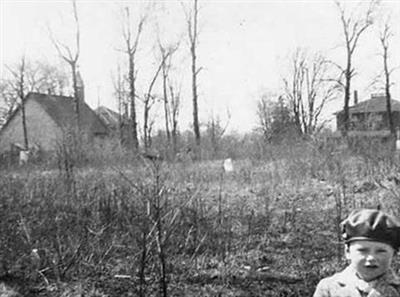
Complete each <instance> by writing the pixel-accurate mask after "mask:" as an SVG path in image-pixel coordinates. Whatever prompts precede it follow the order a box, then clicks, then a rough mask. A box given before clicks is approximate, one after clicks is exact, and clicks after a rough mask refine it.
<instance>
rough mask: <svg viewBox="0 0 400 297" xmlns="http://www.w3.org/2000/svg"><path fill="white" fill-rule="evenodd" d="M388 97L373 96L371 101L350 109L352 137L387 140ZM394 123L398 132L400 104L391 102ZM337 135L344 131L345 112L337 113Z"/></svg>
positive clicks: (349, 133) (368, 100) (399, 127)
mask: <svg viewBox="0 0 400 297" xmlns="http://www.w3.org/2000/svg"><path fill="white" fill-rule="evenodd" d="M386 109H387V107H386V96H385V95H382V94H372V95H371V98H370V99H367V100H364V101H362V102H360V103H356V104H354V105H353V106H350V107H349V121H350V122H349V131H348V135H349V136H350V137H352V136H353V137H364V136H365V137H374V138H387V137H389V136H390V131H389V121H388V113H387V111H386ZM391 110H392V115H393V122H394V125H395V128H396V130H397V131H399V130H400V102H399V101H397V100H394V99H392V100H391ZM336 127H337V131H338V132H337V133H338V134H341V133H340V132H341V131H342V130H343V129H344V110H341V111H339V112H337V113H336Z"/></svg>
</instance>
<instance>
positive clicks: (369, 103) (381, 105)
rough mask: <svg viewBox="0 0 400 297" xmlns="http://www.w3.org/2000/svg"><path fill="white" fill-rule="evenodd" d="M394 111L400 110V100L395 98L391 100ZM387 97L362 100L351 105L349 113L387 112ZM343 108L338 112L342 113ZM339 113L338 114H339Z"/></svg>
mask: <svg viewBox="0 0 400 297" xmlns="http://www.w3.org/2000/svg"><path fill="white" fill-rule="evenodd" d="M390 103H391V109H392V111H400V102H399V101H397V100H394V99H391V100H390ZM385 111H386V97H385V96H373V97H372V98H371V99H368V100H365V101H362V102H360V103H358V104H356V105H353V106H350V107H349V113H369V112H385ZM342 112H343V110H341V111H339V112H338V113H342ZM338 113H337V114H338Z"/></svg>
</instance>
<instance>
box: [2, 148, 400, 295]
mask: <svg viewBox="0 0 400 297" xmlns="http://www.w3.org/2000/svg"><path fill="white" fill-rule="evenodd" d="M275 149H276V150H275V151H274V153H271V154H269V155H268V156H267V157H265V158H263V159H241V160H233V162H234V171H233V172H224V170H223V167H222V164H223V160H213V161H202V162H192V161H184V162H177V163H168V162H150V161H145V160H136V161H131V162H118V163H116V164H119V165H107V164H102V165H101V166H94V165H89V164H88V165H85V166H74V167H73V168H72V167H64V166H59V167H58V168H54V167H53V168H50V169H49V168H43V167H41V166H40V165H32V166H28V167H23V168H15V169H7V170H3V171H2V172H1V174H2V175H1V177H0V187H1V189H2V193H1V208H0V216H1V218H2V220H1V223H0V228H1V230H0V234H1V249H0V257H1V266H0V275H1V279H2V281H3V283H4V284H7V287H8V288H10V290H11V289H14V290H15V291H18V292H20V294H22V295H23V296H306V295H308V296H310V295H312V293H313V290H314V288H315V285H316V283H317V282H318V280H319V279H320V278H321V277H324V276H326V275H328V274H331V273H333V272H334V271H336V270H339V269H340V268H341V267H343V266H344V265H345V262H344V261H343V259H342V250H343V247H342V245H341V242H340V236H339V233H338V231H339V230H338V222H340V220H341V219H342V218H344V216H345V215H347V214H348V212H349V211H351V210H352V209H354V208H358V207H376V206H377V205H380V206H381V207H382V208H383V209H385V210H387V211H389V212H392V213H394V214H399V212H400V203H399V201H400V200H399V198H400V192H399V191H400V187H399V186H398V184H397V178H398V177H400V175H399V174H398V165H397V164H398V162H397V159H396V157H390V158H389V157H387V156H385V155H382V156H377V154H357V155H355V154H353V153H350V152H349V151H346V150H337V149H335V150H332V149H321V148H320V147H317V146H313V145H311V144H309V143H308V144H301V145H297V146H292V147H280V148H275ZM109 164H113V163H109ZM121 164H123V165H121ZM68 168H69V169H68ZM72 169H73V170H72ZM1 290H5V287H4V286H3V287H0V292H1ZM1 296H3V295H1ZM10 296H11V295H10Z"/></svg>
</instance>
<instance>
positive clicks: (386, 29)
mask: <svg viewBox="0 0 400 297" xmlns="http://www.w3.org/2000/svg"><path fill="white" fill-rule="evenodd" d="M392 36H393V33H392V31H391V29H390V25H389V20H386V22H385V23H384V25H383V29H382V30H381V32H380V36H379V40H380V42H381V46H382V62H383V74H384V81H385V95H386V111H387V114H388V126H389V130H390V134H391V137H392V139H395V137H396V128H395V125H394V121H393V114H392V106H391V99H392V96H391V93H390V87H391V82H390V75H391V73H392V71H393V69H389V65H388V60H389V44H390V38H391V37H392Z"/></svg>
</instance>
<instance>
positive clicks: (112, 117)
mask: <svg viewBox="0 0 400 297" xmlns="http://www.w3.org/2000/svg"><path fill="white" fill-rule="evenodd" d="M95 113H96V114H97V115H98V117H99V118H100V119H101V120H102V121H103V123H104V124H106V126H107V127H109V128H112V129H117V128H118V123H119V114H118V113H117V112H115V111H113V110H112V109H109V108H107V107H105V106H100V107H98V108H97V109H96V110H95Z"/></svg>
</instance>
